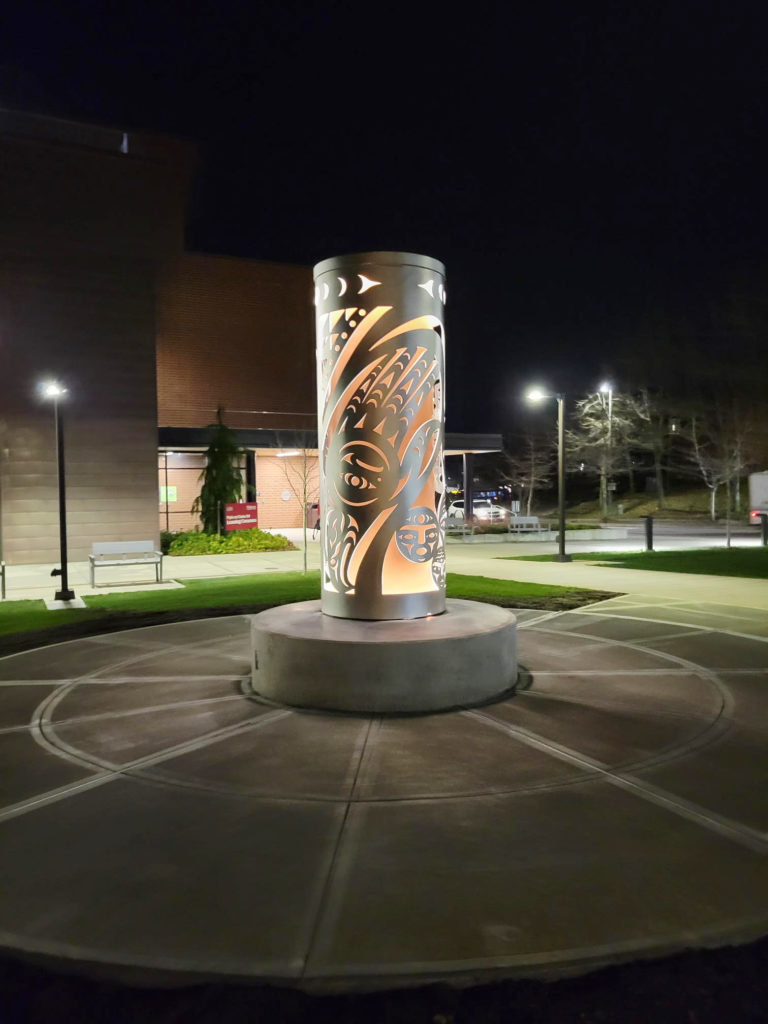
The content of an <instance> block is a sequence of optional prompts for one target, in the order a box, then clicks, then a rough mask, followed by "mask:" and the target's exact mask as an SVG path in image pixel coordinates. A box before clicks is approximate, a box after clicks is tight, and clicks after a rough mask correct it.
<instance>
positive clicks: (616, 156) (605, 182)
mask: <svg viewBox="0 0 768 1024" xmlns="http://www.w3.org/2000/svg"><path fill="white" fill-rule="evenodd" d="M582 7H583V8H585V10H581V9H580V8H582ZM105 8H106V9H105ZM767 29H768V5H766V4H765V3H760V4H758V3H754V4H745V3H732V4H727V5H726V4H723V3H718V4H714V3H708V2H699V3H675V2H667V3H654V2H643V3H636V4H620V3H614V4H612V5H607V4H606V5H603V4H588V5H579V4H569V5H558V4H551V3H546V2H544V3H537V4H535V5H534V4H528V5H522V4H521V5H512V4H505V5H502V4H484V3H480V4H466V3H465V4H462V5H460V6H459V7H458V8H457V12H456V13H454V14H451V13H449V12H448V9H447V6H445V5H439V6H437V5H432V4H417V3H412V4H411V5H410V6H403V7H396V6H393V5H391V4H384V5H363V4H360V3H333V2H327V3H323V4H299V3H291V2H284V3H282V4H280V5H278V4H275V3H261V4H259V3H243V4H241V5H234V4H231V3H225V2H222V3H219V4H213V3H207V4H199V5H197V10H196V11H193V12H192V13H190V11H189V9H185V7H182V6H181V5H174V4H162V3H158V2H157V0H154V2H151V3H150V2H146V0H143V2H135V0H134V2H130V3H126V4H123V5H114V6H110V5H102V4H97V3H84V2H82V0H70V2H69V3H67V4H62V3H60V2H59V3H56V4H43V3H35V2H31V3H26V4H24V5H23V6H22V5H21V4H17V5H16V10H15V11H11V12H6V15H5V19H4V24H3V32H2V39H1V40H0V104H3V105H5V106H11V107H18V108H21V109H27V110H34V111H38V112H43V113H50V114H53V115H58V116H68V117H73V118H79V119H83V120H92V121H97V122H101V123H106V124H111V125H114V126H116V127H120V128H123V129H127V130H138V131H142V130H143V131H159V132H165V133H169V134H175V135H181V136H183V137H187V138H190V139H192V140H195V141H196V142H197V143H198V144H199V146H200V152H201V165H200V171H199V174H198V180H197V184H196V192H195V197H194V202H193V206H192V211H191V212H192V217H191V221H190V226H189V238H188V244H189V246H190V247H192V248H195V249H200V250H203V251H208V252H218V253H227V254H231V255H238V256H248V257H254V258H258V259H267V260H277V261H287V262H296V263H303V264H312V263H314V262H316V261H317V260H320V259H323V258H325V257H328V256H332V255H337V254H341V253H345V252H356V251H361V250H370V249H403V250H408V251H412V252H422V253H426V254H428V255H431V256H435V257H437V258H438V259H441V260H443V261H444V262H445V263H446V265H447V270H448V298H449V304H448V310H447V341H448V351H449V355H448V366H447V371H448V427H449V429H453V430H461V429H479V430H482V429H488V430H491V429H497V430H507V429H509V428H510V426H511V425H514V424H515V422H516V421H518V420H519V418H520V415H521V412H520V398H519V396H520V394H521V391H522V389H523V387H524V386H525V385H526V384H527V383H529V382H530V381H532V380H534V379H536V380H538V381H542V382H544V383H546V384H548V385H549V386H551V387H554V388H557V389H561V390H567V391H568V393H569V394H574V395H577V394H578V393H579V391H581V390H583V389H589V388H594V386H595V385H596V383H597V382H598V380H599V379H600V378H601V377H603V376H606V375H608V376H611V377H612V378H614V379H615V380H616V382H617V385H618V386H627V387H633V386H637V385H639V384H648V385H651V386H665V387H667V388H674V387H675V386H678V385H679V384H680V378H681V374H682V376H685V373H686V372H687V373H689V374H690V373H691V372H692V368H691V365H690V363H689V368H688V370H685V369H684V368H683V369H681V365H680V362H681V360H680V357H681V353H683V351H685V352H688V353H689V354H690V353H696V352H700V353H704V356H703V358H704V359H705V360H711V359H716V357H717V352H718V351H720V350H723V349H727V350H728V357H729V361H730V362H731V363H732V364H736V363H738V362H741V363H742V364H744V363H745V362H747V361H748V360H750V359H757V360H758V363H759V369H760V372H761V373H764V372H765V354H764V353H765V349H766V348H768V346H766V345H765V343H764V341H763V340H762V339H763V338H764V337H765V335H764V334H763V333H762V327H763V326H768V316H767V315H766V308H765V298H764V296H765V291H766V289H765V285H766V270H767V269H768V254H767V251H766V241H765V240H766V238H767V237H768V199H767V198H766V187H767V185H768V176H767V175H766V162H765V142H764V132H765V105H766V104H765V86H766V77H767V75H768V72H766V67H767V66H768V65H767V62H766V52H767V51H768V46H767V44H768V31H766V30H767ZM734 324H735V325H736V326H735V327H734V326H733V325H734ZM758 337H759V340H756V339H758ZM761 360H762V361H761ZM693 361H695V359H694V360H693ZM675 374H677V378H675ZM753 376H754V374H753ZM673 378H675V379H673Z"/></svg>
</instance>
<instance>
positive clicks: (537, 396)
mask: <svg viewBox="0 0 768 1024" xmlns="http://www.w3.org/2000/svg"><path fill="white" fill-rule="evenodd" d="M525 397H526V399H527V401H529V402H532V403H538V402H543V401H545V400H546V399H548V398H554V399H556V401H557V511H558V519H559V527H560V534H559V538H558V553H557V554H556V555H555V561H556V562H570V561H571V556H570V555H566V553H565V395H564V394H549V392H547V391H544V390H543V389H542V388H539V387H533V388H529V389H528V390H527V391H526V393H525Z"/></svg>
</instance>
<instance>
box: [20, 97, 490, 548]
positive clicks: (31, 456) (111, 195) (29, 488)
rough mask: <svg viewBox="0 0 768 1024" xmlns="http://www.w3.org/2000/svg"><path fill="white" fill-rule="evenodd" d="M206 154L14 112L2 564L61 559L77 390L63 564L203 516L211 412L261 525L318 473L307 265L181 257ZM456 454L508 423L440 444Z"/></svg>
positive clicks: (281, 514)
mask: <svg viewBox="0 0 768 1024" xmlns="http://www.w3.org/2000/svg"><path fill="white" fill-rule="evenodd" d="M194 165H195V152H194V149H193V148H192V147H190V146H189V145H187V144H185V143H182V142H178V141H176V140H172V139H165V138H153V137H149V136H141V135H134V134H127V133H124V132H121V131H118V130H115V129H110V128H102V127H98V126H93V125H84V124H79V123H74V122H67V121H61V120H57V119H53V118H47V117H38V116H35V115H29V114H20V113H18V112H14V111H3V110H0V385H1V386H0V559H2V560H5V561H6V562H7V563H9V564H21V563H51V564H53V565H55V564H57V563H58V558H59V535H58V502H57V475H56V449H55V437H54V422H53V413H52V409H51V408H50V405H49V404H46V403H45V402H44V401H43V399H42V397H41V394H40V389H39V385H40V384H41V383H42V382H43V381H45V380H46V379H58V380H59V381H60V382H61V383H62V384H64V385H65V386H66V387H67V389H68V394H67V397H66V401H65V402H64V403H63V404H62V408H63V409H64V418H65V437H66V467H67V474H66V481H67V511H68V538H69V557H70V558H71V559H72V560H73V561H77V560H84V559H85V558H86V557H87V555H88V553H89V552H90V548H91V544H92V543H93V542H94V541H97V540H145V539H148V538H155V540H157V536H158V532H159V530H163V529H166V528H169V529H171V530H176V529H185V528H186V529H188V528H193V527H194V526H195V525H196V521H195V519H194V517H192V516H191V514H190V508H191V505H192V501H193V500H194V497H195V496H196V494H197V491H198V488H199V482H198V477H199V475H200V472H201V470H202V467H203V463H204V457H203V455H202V453H203V451H204V450H205V447H206V444H207V440H208V431H207V429H206V427H207V425H208V424H210V423H211V422H212V421H213V420H214V419H215V416H216V410H217V408H223V409H224V410H225V413H224V418H225V422H226V423H228V425H230V426H232V427H233V428H235V429H236V430H237V435H238V440H239V443H240V444H241V446H242V448H243V449H244V455H243V464H242V472H243V480H244V485H245V487H246V488H247V491H246V494H247V496H248V497H249V498H253V497H254V496H255V497H256V498H257V500H258V502H259V522H260V525H262V526H265V527H278V528H280V527H284V528H285V527H290V526H298V525H300V524H301V519H302V503H301V501H300V500H299V496H300V495H301V493H302V491H303V490H304V486H303V485H304V481H305V480H306V483H307V488H306V490H307V491H308V492H309V494H310V495H312V490H313V481H314V480H316V454H315V451H314V448H315V445H316V435H315V425H316V412H315V371H314V325H313V308H312V304H311V296H312V272H311V269H310V268H308V267H299V266H286V265H279V264H274V263H267V262H259V261H255V260H242V259H233V258H230V257H226V256H210V255H203V254H200V253H192V252H186V251H185V248H184V228H185V214H186V205H187V195H188V191H189V190H188V184H189V181H190V176H191V174H192V173H193V171H194ZM446 443H447V447H448V448H449V449H452V450H454V451H457V452H458V451H466V450H472V449H475V450H491V449H494V448H498V446H499V439H498V437H497V436H493V435H491V436H488V435H482V436H481V435H471V436H466V435H465V436H461V437H452V436H451V435H448V436H447V438H446Z"/></svg>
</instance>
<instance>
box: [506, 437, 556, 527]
mask: <svg viewBox="0 0 768 1024" xmlns="http://www.w3.org/2000/svg"><path fill="white" fill-rule="evenodd" d="M505 456H506V459H505V462H506V465H505V467H504V468H503V469H502V471H501V476H502V479H503V480H505V481H506V482H507V483H509V484H510V485H511V486H512V487H513V488H514V489H515V490H516V491H517V493H518V494H519V496H520V504H521V506H523V507H524V508H525V514H526V515H527V516H529V515H530V514H531V509H532V507H533V499H534V496H535V494H536V491H537V490H538V489H539V488H540V487H546V486H547V485H548V484H549V483H550V481H551V479H552V473H553V471H554V468H555V451H554V439H553V438H547V437H543V436H541V435H537V434H533V433H528V434H526V435H525V437H524V438H523V439H522V441H521V443H520V446H519V448H518V451H517V454H515V455H512V454H511V453H510V452H505Z"/></svg>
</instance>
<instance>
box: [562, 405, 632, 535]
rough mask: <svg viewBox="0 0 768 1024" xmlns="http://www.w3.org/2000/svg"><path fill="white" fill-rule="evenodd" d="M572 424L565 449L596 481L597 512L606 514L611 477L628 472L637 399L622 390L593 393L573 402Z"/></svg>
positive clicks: (604, 515) (605, 515) (605, 516)
mask: <svg viewBox="0 0 768 1024" xmlns="http://www.w3.org/2000/svg"><path fill="white" fill-rule="evenodd" d="M573 419H574V427H573V429H571V430H568V431H567V432H566V451H567V453H568V456H569V457H570V459H571V460H572V461H573V462H577V463H579V464H580V465H581V464H583V468H584V470H585V471H586V472H588V473H593V474H594V475H595V476H597V478H598V481H599V500H600V514H601V515H602V517H603V518H604V519H607V517H608V505H609V499H608V494H609V485H610V482H611V478H612V477H613V476H617V475H620V474H625V473H627V472H628V469H629V466H630V461H629V458H630V451H631V448H632V447H633V446H634V445H635V444H636V434H637V425H638V410H637V402H636V400H635V398H634V397H633V396H632V395H627V394H623V393H621V392H613V393H610V394H608V393H605V392H595V393H593V394H589V395H587V396H586V397H585V398H582V399H580V400H579V401H578V402H576V404H575V407H574V411H573Z"/></svg>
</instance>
